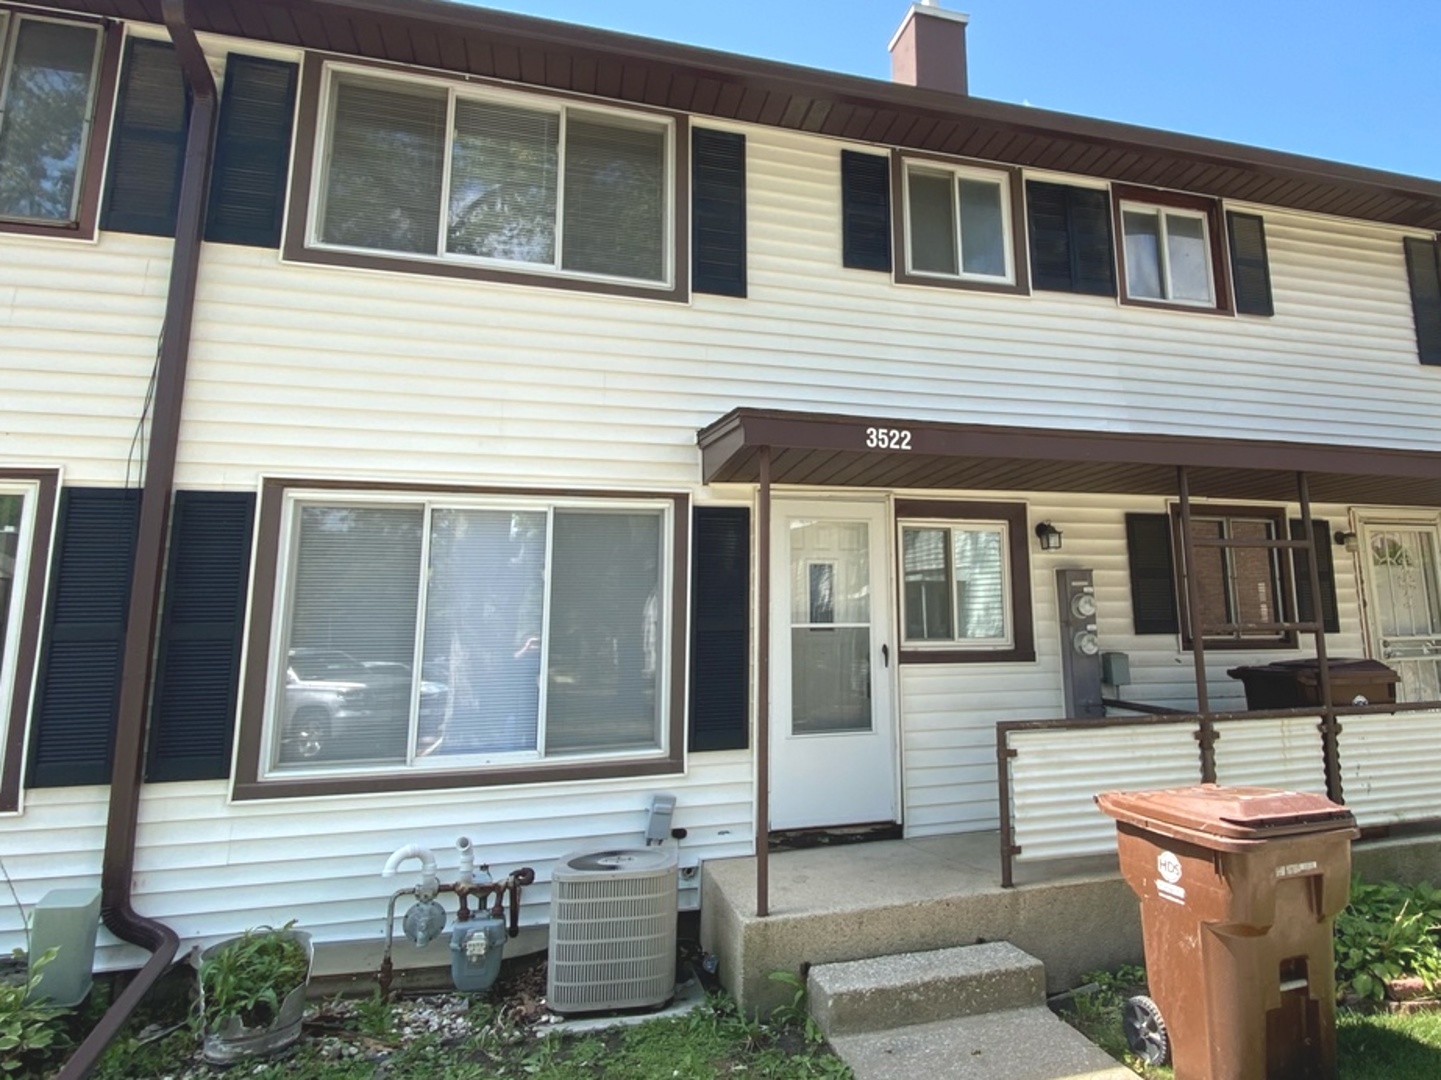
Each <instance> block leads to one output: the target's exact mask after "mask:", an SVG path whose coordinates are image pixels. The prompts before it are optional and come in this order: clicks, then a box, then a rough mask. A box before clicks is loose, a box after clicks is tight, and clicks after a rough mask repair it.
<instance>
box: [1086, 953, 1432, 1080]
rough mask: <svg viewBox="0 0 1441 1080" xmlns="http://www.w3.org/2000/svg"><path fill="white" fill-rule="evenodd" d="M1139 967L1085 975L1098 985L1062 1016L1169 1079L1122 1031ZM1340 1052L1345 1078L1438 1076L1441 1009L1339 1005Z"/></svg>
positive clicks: (1138, 984)
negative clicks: (1125, 1003) (1126, 1003)
mask: <svg viewBox="0 0 1441 1080" xmlns="http://www.w3.org/2000/svg"><path fill="white" fill-rule="evenodd" d="M1144 975H1145V973H1144V972H1143V971H1141V969H1139V968H1123V969H1121V970H1120V971H1118V972H1114V973H1113V972H1092V973H1091V974H1089V975H1086V976H1084V980H1085V981H1086V982H1088V983H1090V982H1094V983H1095V984H1096V985H1097V989H1096V990H1094V991H1093V992H1091V993H1088V994H1085V995H1079V996H1077V997H1076V998H1075V1000H1074V1002H1073V1004H1072V1005H1071V1006H1070V1007H1068V1008H1066V1009H1065V1010H1063V1011H1062V1016H1063V1017H1064V1018H1065V1019H1066V1020H1068V1021H1069V1022H1070V1023H1071V1025H1072V1026H1073V1027H1075V1028H1077V1029H1078V1030H1079V1031H1080V1032H1081V1033H1082V1034H1083V1035H1085V1036H1086V1037H1087V1038H1088V1039H1090V1040H1091V1041H1092V1042H1094V1043H1096V1044H1097V1045H1098V1046H1100V1048H1101V1049H1102V1050H1105V1051H1106V1052H1107V1053H1108V1054H1110V1055H1111V1056H1112V1057H1114V1058H1115V1059H1116V1060H1118V1061H1120V1062H1122V1063H1124V1064H1125V1065H1126V1066H1127V1067H1129V1068H1130V1069H1131V1070H1132V1071H1134V1072H1135V1073H1137V1074H1138V1075H1140V1076H1142V1077H1145V1080H1171V1076H1172V1073H1171V1070H1170V1069H1169V1068H1155V1067H1149V1066H1146V1065H1143V1064H1142V1063H1141V1062H1140V1060H1139V1059H1137V1058H1136V1056H1135V1055H1134V1054H1132V1053H1131V1052H1130V1050H1129V1049H1128V1048H1127V1047H1126V1040H1125V1037H1124V1036H1123V1035H1122V1033H1121V1003H1122V1002H1123V1001H1124V1000H1125V999H1126V998H1127V997H1129V996H1130V995H1131V994H1133V993H1138V992H1143V990H1144V987H1143V985H1142V983H1143V979H1144ZM1336 1056H1337V1064H1338V1067H1339V1072H1340V1076H1341V1080H1436V1078H1437V1077H1441V1012H1414V1013H1380V1012H1353V1011H1351V1010H1348V1009H1342V1010H1339V1011H1338V1013H1337V1016H1336Z"/></svg>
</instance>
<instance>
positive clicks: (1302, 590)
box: [1291, 518, 1341, 634]
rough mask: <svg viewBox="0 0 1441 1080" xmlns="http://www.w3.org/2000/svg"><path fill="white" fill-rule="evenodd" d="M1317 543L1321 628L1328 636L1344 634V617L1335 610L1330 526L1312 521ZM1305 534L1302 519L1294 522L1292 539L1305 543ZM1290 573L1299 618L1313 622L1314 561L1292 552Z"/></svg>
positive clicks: (1334, 568) (1333, 561)
mask: <svg viewBox="0 0 1441 1080" xmlns="http://www.w3.org/2000/svg"><path fill="white" fill-rule="evenodd" d="M1311 526H1312V528H1313V529H1314V531H1315V532H1314V535H1315V543H1316V575H1317V577H1319V578H1320V579H1321V625H1322V626H1323V627H1324V628H1325V630H1326V633H1328V634H1339V633H1340V632H1341V615H1340V612H1339V611H1338V610H1337V607H1336V564H1335V560H1334V559H1333V557H1332V552H1331V525H1330V523H1329V522H1327V521H1323V520H1321V519H1320V518H1312V519H1311ZM1305 538H1306V530H1305V528H1304V527H1303V524H1302V522H1301V519H1300V518H1292V519H1291V539H1292V540H1304V539H1305ZM1291 572H1292V574H1293V575H1294V576H1295V580H1296V618H1297V621H1298V622H1310V621H1311V620H1312V619H1313V618H1315V615H1314V614H1313V612H1314V611H1315V610H1316V609H1315V607H1314V606H1313V605H1312V604H1311V560H1310V559H1309V558H1307V556H1306V552H1305V551H1303V550H1302V549H1300V548H1294V549H1292V551H1291Z"/></svg>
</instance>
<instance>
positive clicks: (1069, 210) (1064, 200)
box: [1026, 180, 1116, 296]
mask: <svg viewBox="0 0 1441 1080" xmlns="http://www.w3.org/2000/svg"><path fill="white" fill-rule="evenodd" d="M1026 215H1027V218H1028V225H1029V227H1030V235H1031V286H1032V288H1036V289H1048V290H1050V291H1052V292H1073V293H1086V294H1088V295H1092V296H1115V295H1116V260H1115V255H1114V254H1113V253H1112V250H1111V196H1110V193H1109V192H1107V191H1105V190H1104V189H1102V188H1087V187H1077V186H1075V185H1073V184H1053V183H1049V182H1047V181H1044V180H1027V181H1026Z"/></svg>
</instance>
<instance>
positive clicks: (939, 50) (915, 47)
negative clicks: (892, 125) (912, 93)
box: [890, 0, 971, 94]
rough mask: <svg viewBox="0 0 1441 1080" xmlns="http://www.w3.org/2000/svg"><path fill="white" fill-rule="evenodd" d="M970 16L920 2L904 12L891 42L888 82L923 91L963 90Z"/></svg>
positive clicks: (964, 91)
mask: <svg viewBox="0 0 1441 1080" xmlns="http://www.w3.org/2000/svg"><path fill="white" fill-rule="evenodd" d="M970 21H971V17H970V16H969V15H965V14H962V13H961V12H959V11H946V10H945V9H944V8H942V7H940V6H939V5H938V4H937V3H935V2H934V0H920V2H919V3H916V4H912V5H911V10H910V11H908V12H906V17H905V19H904V20H903V21H902V22H901V28H900V29H899V30H897V31H896V35H895V37H893V38H891V44H890V50H891V81H892V82H898V83H905V84H906V85H908V86H919V87H920V88H921V89H923V90H945V91H947V92H948V93H952V94H964V93H966V92H967V90H966V24H967V23H968V22H970Z"/></svg>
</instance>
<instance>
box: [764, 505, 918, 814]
mask: <svg viewBox="0 0 1441 1080" xmlns="http://www.w3.org/2000/svg"><path fill="white" fill-rule="evenodd" d="M848 508H854V511H855V513H856V514H857V515H864V517H865V519H866V521H867V524H868V525H869V526H870V530H869V531H870V533H871V536H870V544H871V549H870V552H869V558H870V562H871V573H870V578H871V585H872V592H873V596H872V598H871V599H872V603H871V607H870V623H871V627H872V633H873V638H872V641H871V646H870V647H871V659H872V664H871V681H872V699H873V701H875V702H876V703H877V705H878V706H879V709H880V710H883V711H882V712H881V713H880V714H879V715H881V717H882V719H883V721H884V722H885V724H886V725H887V726H888V727H889V731H887V732H884V733H881V734H882V735H883V737H884V738H885V740H886V741H887V747H886V749H887V751H888V753H889V755H890V760H889V762H888V767H887V769H886V770H885V773H886V776H885V781H886V782H887V783H888V785H889V803H890V812H889V817H888V818H872V819H870V821H883V820H884V821H888V822H889V823H893V824H899V823H901V822H902V821H903V820H904V810H905V792H904V788H903V783H904V769H903V768H902V761H903V756H902V755H903V749H904V747H903V741H902V726H901V694H900V664H899V650H898V647H897V640H896V633H897V631H896V625H897V623H896V619H897V612H896V596H895V591H896V587H895V574H894V567H895V551H894V536H893V533H894V528H893V526H894V513H893V505H892V500H891V498H890V497H889V496H888V495H885V494H878V493H850V492H848V493H846V494H836V493H834V492H831V491H828V492H824V493H818V492H817V491H816V490H815V489H807V488H801V489H786V490H782V491H777V492H775V494H774V500H773V508H772V512H771V513H768V514H766V515H765V517H766V519H767V522H766V523H767V535H766V536H765V537H764V539H763V541H762V542H763V543H765V545H766V547H767V549H768V550H767V555H768V558H767V559H766V560H765V561H766V563H767V564H768V573H769V580H768V581H767V582H766V583H765V584H766V585H767V594H768V604H767V607H766V609H765V610H764V611H763V613H762V619H763V621H764V622H765V623H766V629H767V635H766V636H767V639H768V641H769V649H770V655H769V656H768V657H767V658H766V660H767V663H766V664H765V678H766V679H767V682H768V684H769V685H768V686H767V687H766V691H767V693H766V699H767V702H768V705H769V708H768V710H767V714H766V715H763V716H762V725H761V726H762V730H761V732H760V735H759V738H760V739H761V740H763V741H764V742H765V745H766V754H765V756H766V759H767V769H766V771H765V774H764V775H763V776H762V777H760V778H758V779H759V780H760V781H761V782H764V783H765V784H767V790H766V792H765V795H766V798H765V799H764V803H763V805H762V804H761V800H757V802H758V805H757V814H758V816H757V822H756V825H757V828H756V832H757V837H758V838H760V837H761V836H763V835H768V834H769V832H770V829H771V818H772V817H773V816H774V815H773V811H772V809H771V806H772V799H771V788H773V787H774V786H776V784H777V783H778V782H779V781H780V780H782V779H783V778H779V777H778V776H777V774H776V771H775V769H774V765H775V764H780V762H779V761H777V755H776V754H775V740H777V739H778V738H782V737H785V736H784V734H783V732H784V730H786V729H788V721H789V711H790V701H789V699H788V698H787V699H782V696H781V695H780V694H779V693H778V692H777V691H780V690H785V689H788V688H789V687H790V685H791V683H790V681H789V677H788V676H789V674H790V672H789V671H788V670H787V671H782V670H781V665H782V664H783V663H784V664H785V665H787V666H788V665H789V663H790V655H789V654H790V650H789V648H788V647H787V646H786V645H784V644H782V643H781V641H780V640H778V639H779V638H780V635H782V634H786V635H788V634H789V632H790V611H789V609H788V607H786V603H785V601H786V598H787V595H788V588H787V587H786V581H787V578H788V575H789V573H790V559H789V545H788V544H787V543H786V542H785V533H784V532H783V523H784V521H785V520H786V519H787V518H788V517H791V516H794V515H796V514H797V513H799V514H802V515H803V514H805V513H807V512H810V513H813V514H815V515H816V516H818V517H819V516H832V517H836V518H844V517H845V514H846V512H847V509H848ZM772 557H773V558H774V561H772ZM883 646H884V647H885V649H886V650H887V652H888V654H889V659H888V660H887V661H884V662H882V661H881V659H880V656H881V650H882V647H883ZM878 674H880V678H879V679H878V678H877V675H878ZM878 684H879V685H878ZM837 738H846V736H837ZM876 779H877V781H879V780H880V777H877V778H876ZM835 824H837V825H841V824H850V823H842V822H835ZM857 824H859V823H857ZM787 827H805V826H786V825H784V824H782V825H780V826H778V828H781V829H784V828H787ZM758 842H759V839H758Z"/></svg>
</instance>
